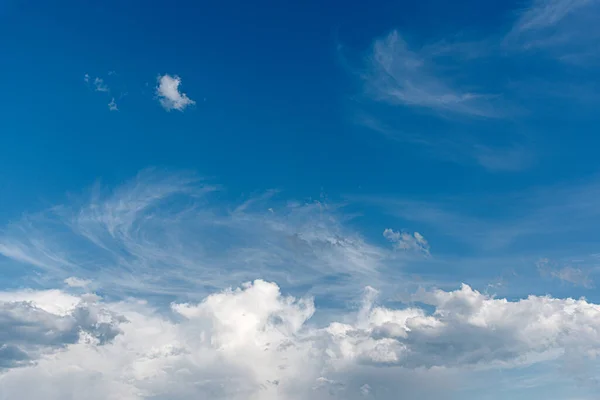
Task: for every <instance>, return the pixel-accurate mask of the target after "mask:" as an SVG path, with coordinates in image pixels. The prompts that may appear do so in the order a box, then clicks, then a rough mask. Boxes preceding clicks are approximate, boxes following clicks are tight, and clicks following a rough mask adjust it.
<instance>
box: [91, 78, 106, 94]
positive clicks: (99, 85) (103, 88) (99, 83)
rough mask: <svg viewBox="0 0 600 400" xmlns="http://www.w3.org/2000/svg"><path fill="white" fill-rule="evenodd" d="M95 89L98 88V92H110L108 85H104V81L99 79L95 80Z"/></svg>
mask: <svg viewBox="0 0 600 400" xmlns="http://www.w3.org/2000/svg"><path fill="white" fill-rule="evenodd" d="M94 87H95V88H96V91H97V92H108V91H109V90H110V89H109V88H108V85H106V83H104V79H102V78H98V77H96V78H95V79H94Z"/></svg>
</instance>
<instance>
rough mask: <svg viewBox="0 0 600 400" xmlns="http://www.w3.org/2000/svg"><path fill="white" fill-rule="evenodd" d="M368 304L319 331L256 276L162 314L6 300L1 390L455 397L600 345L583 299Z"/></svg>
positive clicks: (100, 304) (446, 297)
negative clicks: (472, 384)
mask: <svg viewBox="0 0 600 400" xmlns="http://www.w3.org/2000/svg"><path fill="white" fill-rule="evenodd" d="M375 299H376V292H375V291H374V290H373V289H370V288H367V290H366V292H365V295H364V298H363V301H362V306H361V308H360V309H359V310H357V311H356V312H352V313H350V314H346V315H341V316H338V318H339V319H336V320H334V321H333V322H330V323H328V324H325V325H323V326H319V325H317V324H314V323H311V317H312V316H313V314H314V313H315V305H314V302H313V300H312V299H311V298H293V297H290V296H285V295H283V294H282V293H281V291H280V289H279V287H278V286H277V285H276V284H275V283H270V282H266V281H263V280H255V281H254V282H249V283H246V284H244V285H242V286H241V287H239V288H236V289H227V290H224V291H220V292H215V293H213V294H211V295H209V296H207V297H205V298H204V299H202V300H201V301H199V302H197V303H173V304H172V305H171V307H170V310H168V311H167V312H165V311H159V310H157V309H155V308H154V307H152V306H150V305H149V304H148V303H147V302H145V301H143V300H141V299H136V298H130V299H127V300H125V301H119V302H110V301H105V300H103V299H101V298H99V297H98V296H95V295H92V294H88V295H73V294H68V293H66V292H63V291H59V290H51V291H25V292H2V293H0V316H1V318H2V320H3V321H4V322H3V325H2V326H3V327H5V328H3V333H2V341H3V343H4V344H3V346H2V351H0V357H1V359H0V361H1V364H2V366H3V367H4V368H5V369H4V371H3V372H2V374H1V375H0V388H1V389H0V390H1V392H0V395H2V396H3V398H17V397H19V398H29V399H42V398H43V399H63V398H65V397H69V398H88V399H90V398H91V399H112V398H114V399H117V398H118V399H145V398H152V399H189V398H198V397H199V398H213V399H259V400H263V399H308V398H311V399H326V398H340V399H359V398H364V397H365V396H367V397H369V396H374V397H375V398H381V399H392V398H397V394H398V393H399V392H398V391H399V390H401V391H402V393H405V394H407V396H406V398H415V397H413V396H421V397H419V398H425V399H434V398H439V396H444V398H458V397H456V396H458V395H459V393H460V389H459V387H457V386H455V385H453V383H452V380H453V379H458V380H459V381H460V380H462V379H465V378H467V377H468V375H469V374H470V373H475V372H474V371H477V370H479V369H489V368H491V367H493V368H500V369H512V368H515V367H517V366H526V365H531V364H536V363H540V362H548V361H549V360H555V359H558V358H561V357H563V356H565V355H571V356H581V357H595V356H597V355H598V351H599V350H600V335H599V334H598V332H599V331H600V322H599V321H600V307H599V306H598V305H595V304H590V303H588V302H586V301H585V300H573V299H554V298H551V297H536V296H531V297H529V298H527V299H522V300H518V301H507V300H504V299H494V298H491V297H489V296H485V295H482V294H481V293H479V292H477V291H474V290H473V289H471V288H470V287H468V286H466V285H463V287H462V288H460V289H459V290H456V291H450V292H446V291H441V290H437V291H431V292H420V293H417V294H416V295H415V299H418V300H419V301H421V302H423V303H426V304H428V305H430V306H432V307H433V309H434V310H433V311H432V312H426V311H425V310H424V309H422V308H418V307H409V308H401V309H395V308H387V307H382V306H376V305H375V303H374V301H375ZM25 326H26V327H27V329H26V330H25V332H26V334H25V335H23V334H22V332H23V329H24V327H25ZM431 379H433V380H435V382H436V385H431V383H430V382H428V380H431ZM31 382H35V383H36V384H35V385H32V384H31Z"/></svg>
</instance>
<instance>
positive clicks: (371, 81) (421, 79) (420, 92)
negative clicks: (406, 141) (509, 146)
mask: <svg viewBox="0 0 600 400" xmlns="http://www.w3.org/2000/svg"><path fill="white" fill-rule="evenodd" d="M432 54H435V52H434V53H431V52H427V51H424V50H423V49H421V50H412V49H410V48H409V46H408V44H407V43H406V41H405V40H404V39H403V38H402V37H401V36H400V34H399V33H398V32H397V31H392V32H391V33H389V34H388V36H387V37H385V38H383V39H378V40H376V41H375V43H374V44H373V47H372V52H371V54H370V55H369V57H368V58H367V64H368V67H367V71H366V73H365V74H364V79H365V86H366V92H367V94H368V95H370V96H371V97H372V98H373V99H375V100H377V101H381V102H386V103H389V104H392V105H403V106H407V107H419V108H426V109H430V110H434V111H437V112H441V113H456V114H463V115H467V116H478V117H497V116H499V113H498V109H495V108H494V107H493V106H492V102H491V101H492V100H493V99H494V98H495V97H497V96H494V95H491V94H485V93H480V92H476V91H465V90H463V89H460V88H458V87H456V86H455V85H453V84H452V83H451V82H450V81H449V79H448V77H445V78H443V77H442V76H441V75H438V74H436V71H435V62H434V61H433V60H432V58H433V57H432Z"/></svg>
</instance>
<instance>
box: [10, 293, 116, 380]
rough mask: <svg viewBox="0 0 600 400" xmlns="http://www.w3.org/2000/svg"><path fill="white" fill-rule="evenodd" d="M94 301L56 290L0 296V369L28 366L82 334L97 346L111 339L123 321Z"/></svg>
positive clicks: (89, 297)
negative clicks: (117, 325) (118, 324)
mask: <svg viewBox="0 0 600 400" xmlns="http://www.w3.org/2000/svg"><path fill="white" fill-rule="evenodd" d="M95 299H96V297H95V296H86V297H80V298H76V297H73V296H70V295H68V294H65V293H63V292H61V291H58V290H48V291H25V292H13V293H6V292H5V293H0V321H1V322H0V324H1V325H2V329H0V343H2V346H1V350H0V367H4V368H11V367H16V366H22V365H27V364H29V363H32V362H33V361H35V359H37V358H39V357H41V356H42V355H43V354H46V353H48V352H50V351H52V350H56V349H57V348H61V347H64V346H66V345H68V344H70V343H76V342H77V341H78V340H79V339H80V337H81V336H82V335H85V336H86V337H88V338H91V339H93V340H95V341H96V343H97V344H104V343H106V342H108V341H110V340H112V339H113V338H114V337H115V336H116V335H117V334H118V332H119V330H118V328H117V327H116V324H117V322H123V321H124V320H123V319H121V318H120V317H119V316H117V315H116V314H114V313H112V312H110V311H108V310H106V309H104V308H102V307H99V306H98V305H97V304H96V303H95V301H94V300H95Z"/></svg>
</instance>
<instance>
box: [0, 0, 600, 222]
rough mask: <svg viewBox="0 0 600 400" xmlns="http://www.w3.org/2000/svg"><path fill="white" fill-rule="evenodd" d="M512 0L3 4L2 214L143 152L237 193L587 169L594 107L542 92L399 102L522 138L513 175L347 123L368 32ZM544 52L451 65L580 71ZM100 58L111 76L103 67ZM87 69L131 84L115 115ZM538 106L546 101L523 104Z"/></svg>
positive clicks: (454, 189) (442, 24)
mask: <svg viewBox="0 0 600 400" xmlns="http://www.w3.org/2000/svg"><path fill="white" fill-rule="evenodd" d="M517 5H518V4H517V2H500V1H497V2H476V1H465V2H463V3H461V4H460V6H458V5H455V4H449V3H448V2H443V1H425V2H419V3H418V5H417V3H414V4H410V3H408V4H405V3H403V2H397V1H389V2H388V1H382V2H375V4H371V3H367V2H325V3H323V2H316V1H315V2H312V1H308V2H301V3H296V4H284V3H281V2H275V1H270V2H269V1H265V2H260V3H252V4H251V3H248V2H222V3H219V4H218V5H215V4H213V5H210V6H208V5H202V3H197V2H175V3H170V4H169V5H167V4H166V3H154V2H136V1H130V2H117V1H115V2H111V1H107V2H102V3H93V4H89V3H81V2H76V1H72V2H71V1H61V2H58V3H52V4H50V3H40V2H20V3H17V2H9V4H5V5H4V6H3V10H2V15H1V16H0V18H2V24H1V28H0V29H1V30H2V31H1V38H2V39H1V40H2V42H1V44H2V52H3V56H2V64H1V68H2V72H3V76H4V77H5V82H4V91H5V93H6V95H5V98H4V101H3V105H2V113H3V115H4V118H3V120H4V123H3V134H2V140H3V142H2V150H1V151H2V153H1V158H2V163H3V172H2V175H1V177H0V179H1V181H0V182H1V185H2V187H7V188H9V190H7V191H6V193H5V194H4V195H3V199H2V201H3V207H2V211H1V216H2V218H3V219H4V220H6V219H9V218H11V217H12V218H14V217H15V213H16V214H18V213H20V212H21V211H22V209H23V207H24V206H25V207H26V208H30V207H33V208H36V207H39V205H40V203H39V202H40V201H41V198H43V199H44V200H48V201H50V200H51V199H57V198H59V197H60V196H62V195H63V194H64V193H65V192H66V191H70V190H76V189H78V188H80V187H81V186H84V185H86V184H89V182H90V181H93V180H94V179H96V178H98V177H101V178H102V179H103V180H104V181H108V182H113V181H119V180H122V179H123V178H124V177H128V176H131V175H132V174H133V173H134V172H135V171H138V170H139V169H141V168H143V167H145V166H148V165H165V166H169V167H180V168H192V169H195V170H198V171H201V173H202V174H203V175H208V176H215V177H218V179H219V180H220V181H224V182H227V183H228V186H230V187H233V188H234V189H236V190H239V191H244V190H256V189H260V188H271V187H278V188H284V189H285V190H287V191H292V193H293V194H294V195H296V196H301V197H303V196H304V197H306V196H314V195H316V194H318V193H319V192H320V191H321V190H324V191H325V192H327V193H330V194H332V195H335V194H338V193H355V192H360V193H377V194H391V195H398V194H400V195H407V194H411V195H412V194H415V195H424V196H430V195H436V194H440V193H451V194H455V193H466V192H469V193H473V192H474V193H481V192H488V191H496V190H504V189H506V190H509V189H516V190H521V189H523V188H525V187H528V186H530V185H533V184H547V183H555V182H564V181H567V180H569V179H573V178H580V177H582V176H587V175H589V174H593V173H594V172H595V171H596V169H597V165H596V162H595V160H596V157H595V153H594V150H593V149H594V147H595V146H594V142H595V140H596V139H595V136H596V135H592V133H593V126H594V123H595V122H596V118H597V117H595V116H594V113H593V108H591V107H589V108H587V109H585V108H584V109H583V110H582V109H581V107H580V106H579V105H577V106H574V105H570V104H569V102H566V101H564V102H563V101H559V100H552V101H548V102H547V103H550V104H543V103H544V99H543V98H542V99H538V96H535V94H533V95H532V96H535V97H534V98H532V99H523V98H522V97H523V96H521V97H520V98H518V99H516V100H515V101H514V103H516V106H518V107H523V108H524V109H526V111H524V112H523V113H524V114H525V115H522V116H521V115H519V116H518V117H515V116H510V118H506V119H502V120H493V121H491V122H490V121H480V120H475V121H469V120H467V121H441V122H440V121H438V120H435V118H434V117H432V116H431V115H427V114H425V115H424V116H423V115H417V116H414V115H412V114H414V113H412V114H411V113H403V114H401V113H402V112H403V111H402V110H400V111H397V113H398V114H400V115H402V120H401V121H395V122H394V123H397V124H399V125H400V126H402V127H403V128H405V129H410V130H414V131H415V133H417V134H422V135H428V134H429V131H436V132H442V131H443V132H444V134H445V135H449V136H452V135H454V134H455V132H457V131H464V132H468V133H469V134H473V135H478V136H482V137H483V138H484V140H486V141H489V142H490V143H494V141H496V140H498V141H503V140H505V139H503V137H507V136H508V137H511V138H512V137H513V136H518V135H524V136H526V137H527V138H529V137H532V138H531V139H526V140H527V142H526V146H527V147H528V150H529V148H531V149H532V151H534V152H535V160H536V162H535V163H534V164H533V165H532V166H531V167H530V168H527V169H525V170H520V171H517V172H509V173H489V172H488V171H486V170H484V169H482V168H476V167H474V166H473V165H469V164H467V165H460V164H457V163H452V162H448V161H447V160H445V159H442V160H439V159H436V158H432V157H423V153H422V152H418V151H417V152H415V149H414V146H410V145H407V144H406V143H394V142H393V141H389V140H385V138H383V137H381V136H380V135H377V134H376V133H373V132H372V131H367V130H365V129H364V128H363V127H361V126H357V124H356V123H355V122H354V120H353V119H354V116H355V114H356V112H357V111H356V107H355V101H354V100H353V99H355V98H356V96H357V94H358V93H359V92H360V91H361V85H362V83H361V81H360V79H356V78H357V77H356V75H355V74H354V73H353V72H351V71H349V70H348V69H347V68H346V66H347V65H348V64H350V65H351V67H352V68H354V69H358V68H361V67H363V65H360V64H361V58H362V57H364V56H366V55H367V54H368V52H369V48H370V46H371V44H372V41H373V40H374V39H375V38H380V37H385V36H386V35H387V34H388V33H389V32H390V31H391V30H392V29H399V31H400V32H401V33H402V35H403V36H404V37H405V40H407V41H408V42H409V43H410V45H411V46H413V47H414V46H416V47H419V46H421V45H422V44H426V43H434V42H438V41H440V40H444V39H447V38H452V37H454V36H456V35H463V36H464V37H466V38H467V39H468V40H473V39H479V38H481V37H490V36H501V35H502V34H503V32H505V31H507V30H508V29H509V28H510V26H511V24H512V23H513V22H514V14H515V12H516V11H515V8H516V7H517ZM338 49H341V50H338ZM546 58H547V56H545V55H540V56H535V57H534V56H531V55H524V54H517V55H514V56H511V57H510V58H506V59H502V60H499V61H498V60H493V59H492V60H485V61H483V62H482V64H483V67H480V65H475V66H473V65H465V66H464V72H460V73H466V74H470V75H471V76H472V78H473V80H474V83H475V84H477V85H480V84H481V83H484V84H485V86H486V87H485V89H486V90H490V91H492V92H496V90H497V88H498V87H499V86H502V87H503V88H504V87H505V85H507V84H508V83H509V82H511V81H518V80H520V79H522V78H523V76H525V77H526V78H527V79H532V78H537V79H540V80H542V79H544V78H547V77H548V75H549V74H554V75H551V78H552V79H556V77H558V78H560V79H561V80H562V79H565V76H567V75H573V74H575V72H573V71H561V73H560V75H557V74H555V71H554V70H555V69H565V67H564V66H560V65H559V66H557V65H554V63H550V62H547V61H548V60H547V59H546ZM486 63H487V64H488V65H485V64H486ZM465 64H466V63H465ZM471 64H472V63H471ZM548 64H550V65H548ZM459 68H463V67H462V66H459ZM523 68H527V70H523ZM109 71H115V72H116V73H117V74H116V75H113V76H111V77H109V78H107V77H106V75H107V73H108V72H109ZM576 72H577V79H580V80H582V81H583V75H579V74H580V72H579V71H576ZM85 73H88V74H90V75H92V76H103V77H104V78H105V79H106V80H107V83H109V84H110V85H111V86H112V87H113V88H114V90H116V91H118V92H119V93H124V92H127V96H125V97H124V98H123V99H122V101H121V102H120V109H121V110H122V112H120V113H118V114H117V113H113V115H110V116H109V117H107V115H106V114H107V112H108V110H106V109H104V107H102V106H101V105H102V104H101V103H103V102H105V100H106V99H105V98H100V97H95V96H93V95H92V94H90V93H88V92H89V88H87V87H86V86H84V85H83V84H82V78H81V77H82V76H83V75H84V74H85ZM163 73H171V74H178V75H180V76H181V77H183V85H184V86H183V87H184V88H185V91H186V92H187V93H189V94H190V96H192V94H193V96H192V97H195V100H196V101H197V106H196V108H195V109H194V110H193V111H192V112H189V113H185V114H183V115H178V113H177V115H175V114H174V113H161V112H159V111H160V109H159V107H158V105H157V104H156V103H153V99H152V95H153V87H154V86H155V80H156V76H157V74H163ZM584 73H585V74H586V75H591V76H590V77H593V76H594V73H593V72H592V71H589V70H586V71H584ZM147 83H148V84H149V85H150V87H149V88H147V87H145V84H147ZM549 84H552V82H551V83H549ZM582 84H585V82H582ZM144 90H145V92H144ZM532 90H533V89H532ZM505 96H510V95H505ZM539 96H541V97H543V94H542V95H539ZM510 100H511V101H512V99H510ZM538 102H539V103H542V104H537V103H538ZM532 105H533V106H534V108H540V109H542V111H543V112H542V113H537V114H536V113H535V111H536V110H535V109H534V110H533V112H532V110H531V108H532V107H531V106H532ZM516 106H515V107H516ZM558 110H560V113H557V111H558ZM565 112H567V113H566V115H565ZM575 116H576V118H577V120H576V121H573V118H575ZM495 137H499V139H495ZM509 140H511V139H509ZM518 140H521V138H518ZM408 171H410V172H408ZM292 182H293V184H290V183H292ZM41 193H43V195H41Z"/></svg>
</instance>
